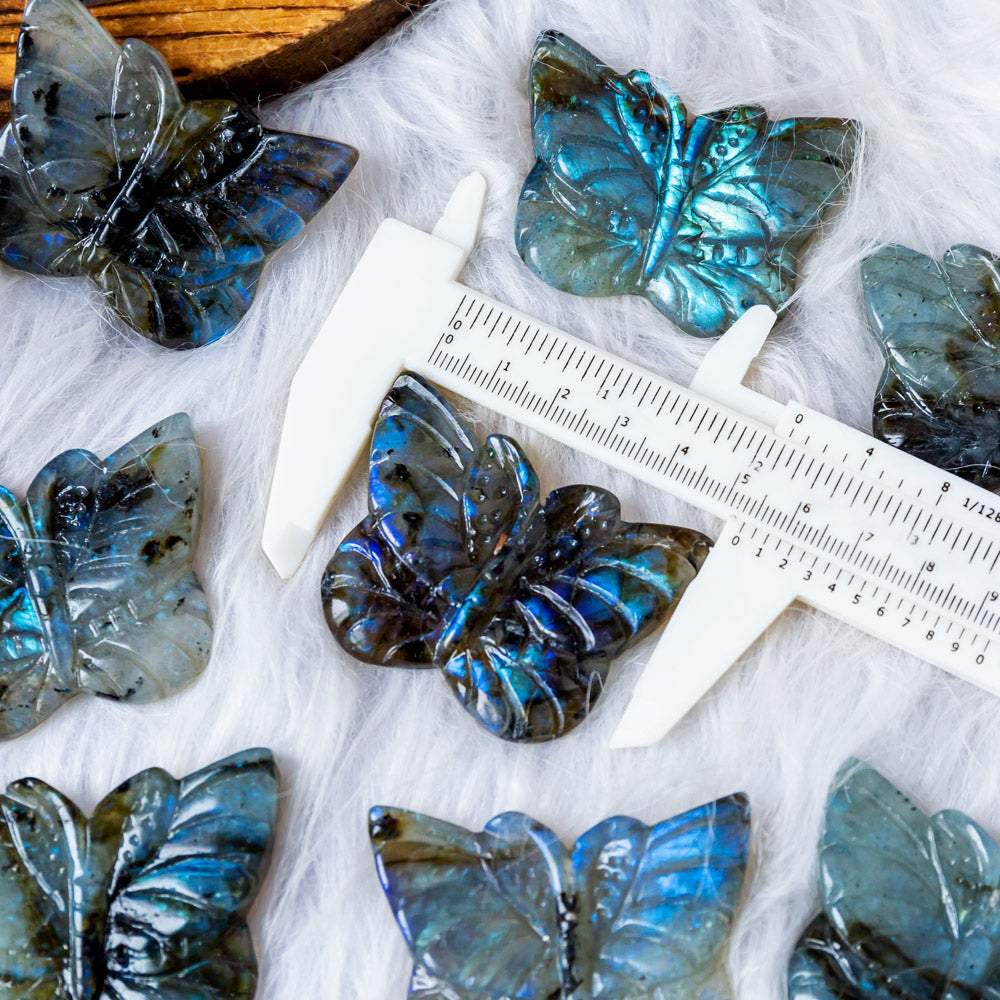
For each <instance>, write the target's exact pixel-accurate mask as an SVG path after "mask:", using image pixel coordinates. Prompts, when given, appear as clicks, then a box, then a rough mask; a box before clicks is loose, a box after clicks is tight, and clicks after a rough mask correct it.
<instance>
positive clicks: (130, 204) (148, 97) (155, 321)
mask: <svg viewBox="0 0 1000 1000" xmlns="http://www.w3.org/2000/svg"><path fill="white" fill-rule="evenodd" d="M356 160H357V152H356V151H355V150H354V149H352V148H351V147H349V146H345V145H343V144H341V143H337V142H332V141H329V140H327V139H319V138H314V137H312V136H302V135H294V134H292V133H288V132H278V131H275V130H273V129H267V128H264V127H263V126H262V125H261V124H260V122H259V121H258V120H257V117H256V116H255V115H254V114H253V113H252V112H250V111H249V110H248V109H245V108H241V107H239V106H237V105H236V104H234V103H233V102H232V101H226V100H215V101H193V102H191V103H186V102H185V101H184V100H183V99H182V97H181V94H180V91H179V90H178V89H177V85H176V83H175V82H174V78H173V75H172V74H171V72H170V69H169V67H168V66H167V64H166V62H165V61H164V60H163V58H162V57H161V56H160V55H159V54H158V53H157V52H156V51H155V50H154V49H152V48H150V46H148V45H146V44H145V43H144V42H141V41H137V40H136V39H128V40H126V41H125V43H124V44H122V45H119V44H118V43H117V42H115V40H114V39H113V38H112V37H111V36H110V35H109V34H108V33H107V32H106V31H105V30H104V29H103V28H102V27H101V25H100V24H99V23H98V22H97V20H96V19H95V18H94V16H93V15H92V14H91V13H90V12H89V11H88V10H87V8H86V7H85V6H84V4H82V3H80V2H79V0H30V2H29V3H28V5H27V7H26V8H25V11H24V19H23V21H22V24H21V34H20V37H19V40H18V46H17V68H16V71H15V75H14V85H13V90H12V94H11V122H10V124H9V125H8V126H7V128H6V129H5V130H4V131H3V133H2V135H0V259H3V260H4V261H6V263H8V264H10V265H11V266H13V267H16V268H19V269H21V270H25V271H30V272H32V273H36V274H48V275H54V276H57V277H72V276H86V277H89V278H90V279H91V280H92V281H94V283H95V284H96V285H97V286H98V288H99V289H100V290H101V292H102V293H103V295H104V298H105V300H106V301H107V303H108V305H109V306H110V307H111V308H112V309H113V310H114V311H115V312H116V313H117V314H118V316H120V317H121V319H122V320H124V322H126V323H128V324H129V325H130V326H131V327H132V328H133V329H135V330H137V331H138V332H139V333H141V334H142V335H143V336H145V337H148V338H149V339H151V340H153V341H155V342H156V343H158V344H160V345H162V346H164V347H173V348H192V347H200V346H202V345H204V344H209V343H211V342H212V341H214V340H217V339H218V338H219V337H221V336H223V335H224V334H225V333H227V332H229V331H230V330H231V329H232V328H233V327H234V326H235V325H236V324H237V323H238V322H239V320H240V319H241V318H242V317H243V315H244V313H245V312H246V311H247V309H248V308H249V307H250V303H251V301H252V300H253V296H254V294H255V292H256V287H257V282H258V279H259V278H260V274H261V271H262V269H263V266H264V262H265V259H266V258H267V257H268V256H269V255H270V254H271V253H273V252H274V251H275V250H277V248H278V247H279V246H281V245H282V244H284V243H286V242H287V241H288V240H289V239H291V238H292V237H293V236H295V234H296V233H298V232H299V231H300V230H301V229H302V227H303V226H304V225H305V224H306V222H308V221H309V220H310V219H311V218H312V217H313V216H314V215H315V214H316V213H317V212H318V211H319V210H320V209H321V208H322V207H323V206H324V205H325V204H326V203H327V201H328V200H329V199H330V198H331V197H332V196H333V194H334V193H335V192H336V190H337V189H338V188H339V187H340V185H341V184H342V183H343V181H344V180H345V179H346V177H347V175H348V173H350V170H351V168H352V167H353V165H354V163H355V161H356Z"/></svg>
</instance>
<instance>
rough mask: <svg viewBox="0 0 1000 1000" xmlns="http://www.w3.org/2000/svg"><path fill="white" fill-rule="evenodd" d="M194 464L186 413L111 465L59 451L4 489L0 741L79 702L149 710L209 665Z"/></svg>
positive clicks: (0, 505)
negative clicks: (21, 492)
mask: <svg viewBox="0 0 1000 1000" xmlns="http://www.w3.org/2000/svg"><path fill="white" fill-rule="evenodd" d="M200 521H201V464H200V460H199V455H198V445H197V442H196V441H195V438H194V431H193V430H192V428H191V421H190V419H189V418H188V416H187V415H186V414H183V413H178V414H175V415H174V416H172V417H168V418H167V419H166V420H164V421H161V422H160V423H158V424H155V425H154V426H153V427H150V428H149V430H147V431H144V432H143V433H142V434H140V435H139V436H138V437H136V438H134V439H133V440H132V441H130V442H129V443H128V444H126V445H124V446H123V447H122V448H120V449H119V450H118V451H116V452H115V453H114V454H113V455H111V456H110V457H109V458H107V459H104V460H102V459H99V458H98V457H97V456H96V455H94V454H92V453H91V452H89V451H82V450H74V451H67V452H63V454H61V455H58V456H57V457H56V458H54V459H53V460H52V461H51V462H49V463H48V464H47V465H46V466H45V467H44V468H43V469H42V471H41V472H39V473H38V475H37V476H36V477H35V479H34V480H33V481H32V483H31V485H30V486H29V487H28V494H27V497H26V499H25V501H23V502H20V501H18V500H17V499H16V498H15V497H14V496H13V494H11V493H10V492H9V491H7V490H5V489H3V488H2V487H0V739H7V738H10V737H12V736H17V735H18V734H20V733H23V732H25V731H26V730H28V729H30V728H31V727H32V726H35V725H37V724H38V723H39V722H41V721H42V720H43V719H45V718H47V717H48V716H49V715H51V714H52V712H54V711H55V710H56V709H57V708H59V707H60V706H61V705H63V704H64V703H65V702H66V701H68V700H69V699H70V698H72V697H73V696H75V695H77V694H94V695H98V696H99V697H103V698H114V699H117V700H121V701H128V702H136V703H142V702H149V701H154V700H156V699H159V698H165V697H167V696H168V695H172V694H175V693H176V692H178V691H180V690H181V689H182V688H184V687H186V686H187V685H188V684H190V683H191V682H192V681H193V680H194V679H195V678H196V677H197V676H198V675H199V674H200V673H201V671H202V670H203V669H204V667H205V664H206V663H207V662H208V657H209V652H210V649H211V643H212V622H211V614H210V611H209V607H208V601H207V598H206V597H205V592H204V591H203V590H202V586H201V583H200V582H199V580H198V578H197V576H196V575H195V573H194V570H193V568H192V565H191V560H192V558H193V555H194V549H195V546H196V545H197V540H198V529H199V526H200Z"/></svg>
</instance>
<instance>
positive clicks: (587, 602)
mask: <svg viewBox="0 0 1000 1000" xmlns="http://www.w3.org/2000/svg"><path fill="white" fill-rule="evenodd" d="M369 468H370V476H369V515H368V517H366V518H365V520H364V521H362V522H361V524H359V525H358V526H357V527H356V528H355V529H354V530H353V531H352V532H351V533H350V534H349V535H348V536H347V538H345V539H344V541H343V542H342V543H341V545H340V546H339V548H338V549H337V552H336V553H335V555H334V556H333V558H332V559H331V561H330V564H329V565H328V566H327V569H326V573H325V574H324V578H323V585H322V596H323V604H324V608H325V611H326V616H327V621H328V623H329V625H330V628H331V630H332V632H333V634H334V636H335V637H336V639H337V641H338V642H339V643H340V644H341V646H343V648H344V649H346V650H347V651H348V652H349V653H351V654H352V655H353V656H355V657H357V658H358V659H361V660H363V661H365V662H369V663H376V664H380V665H383V666H417V667H420V666H425V667H430V666H436V667H438V668H439V669H440V670H441V671H442V673H443V674H444V676H445V678H446V680H447V681H448V683H449V685H450V686H451V689H452V691H453V692H454V693H455V695H456V696H457V697H458V699H459V701H460V702H461V703H462V704H463V706H464V707H465V708H466V710H467V711H468V712H469V713H470V714H471V715H472V716H473V717H474V718H476V719H477V721H479V722H480V723H481V724H482V725H484V726H485V727H486V728H487V729H489V730H490V731H491V732H493V733H496V734H497V735H499V736H501V737H503V738H505V739H510V740H544V739H552V738H554V737H556V736H560V735H562V734H563V733H565V732H567V731H569V730H570V729H572V728H573V727H574V726H576V725H577V724H578V723H579V722H581V721H582V720H583V719H584V718H585V717H586V716H587V714H588V713H589V711H590V709H591V707H592V706H593V704H594V702H595V701H596V700H597V698H598V696H599V695H600V692H601V688H602V686H603V682H604V679H605V677H606V676H607V672H608V669H609V666H610V662H611V660H612V659H613V658H614V657H615V656H617V655H619V654H620V653H621V652H623V651H624V650H625V649H627V648H628V647H629V646H631V645H632V644H634V643H635V642H637V641H639V640H640V639H642V638H643V637H644V636H646V635H648V634H649V633H650V632H651V631H652V630H653V629H655V628H656V627H657V625H659V624H661V623H662V622H663V621H664V620H665V619H666V617H667V616H668V615H669V613H670V611H671V610H672V608H673V606H674V604H675V602H676V601H677V600H678V599H679V598H680V596H681V594H682V593H683V590H684V588H685V587H686V586H687V584H688V583H689V582H690V581H691V580H692V579H693V578H694V575H695V573H696V572H697V569H698V567H700V565H701V563H702V562H703V561H704V558H705V556H706V555H707V553H708V550H709V545H710V542H709V540H708V539H707V538H706V537H705V536H704V535H702V534H700V533H699V532H696V531H689V530H687V529H683V528H672V527H668V526H666V525H657V524H630V523H628V522H624V521H622V520H621V519H620V507H619V504H618V500H617V499H616V498H615V497H614V496H613V495H612V494H610V493H608V492H607V491H605V490H602V489H598V488H597V487H593V486H568V487H564V488H563V489H559V490H555V491H554V492H552V493H551V494H549V496H548V497H547V498H546V499H545V500H544V503H543V502H542V499H541V496H540V492H539V483H538V477H537V475H536V473H535V471H534V469H532V467H531V464H530V463H529V462H528V460H527V458H526V456H525V455H524V453H523V452H522V451H521V449H520V447H519V446H518V444H517V443H516V442H515V441H513V440H511V439H510V438H507V437H503V436H502V435H492V436H491V437H490V438H488V439H487V441H486V442H485V443H482V442H480V441H479V440H478V439H477V438H476V436H475V434H474V433H473V431H472V430H471V429H470V428H469V427H468V426H467V425H466V424H465V423H464V421H462V420H461V418H460V417H459V416H458V414H457V413H455V411H454V410H453V409H452V408H451V407H450V406H449V405H448V404H447V403H446V402H445V401H444V399H442V398H441V396H440V395H438V393H437V392H436V391H435V390H434V389H433V388H432V387H431V386H430V385H429V384H428V383H427V382H425V381H424V380H423V379H421V378H419V377H418V376H416V375H412V374H409V373H404V374H403V375H402V376H400V378H399V379H397V381H396V383H395V385H394V386H393V388H392V390H391V391H390V393H389V395H388V396H387V397H386V399H385V402H384V403H383V405H382V408H381V410H380V412H379V416H378V420H377V422H376V426H375V432H374V435H373V436H372V444H371V457H370V462H369Z"/></svg>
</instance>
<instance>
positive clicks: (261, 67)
mask: <svg viewBox="0 0 1000 1000" xmlns="http://www.w3.org/2000/svg"><path fill="white" fill-rule="evenodd" d="M430 2H431V0H282V2H280V3H276V2H275V0H112V2H110V3H95V4H90V5H89V7H90V10H91V11H92V13H93V14H94V15H95V16H96V17H97V19H98V20H99V21H100V22H101V24H102V25H104V27H105V28H106V29H107V30H108V31H109V32H110V33H111V34H112V35H114V37H115V38H117V39H118V40H119V41H121V40H122V39H124V38H141V39H143V40H144V41H146V42H149V44H150V45H152V46H154V47H155V48H156V49H158V50H159V51H160V52H162V53H163V55H164V56H165V57H166V60H167V62H168V63H169V64H170V67H171V69H173V71H174V76H175V78H176V79H177V82H178V84H180V87H181V90H182V91H183V92H184V94H185V95H186V96H188V97H203V96H223V95H225V94H231V95H235V96H237V97H240V98H243V99H244V100H246V101H247V102H249V103H250V104H256V103H257V101H258V100H264V99H267V98H269V97H274V96H276V95H278V94H283V93H286V92H287V91H289V90H292V89H293V88H295V87H297V86H300V85H301V84H303V83H308V82H309V81H310V80H314V79H315V78H316V77H318V76H321V75H322V74H323V73H325V72H326V71H327V70H330V69H333V68H334V67H335V66H339V65H341V64H342V63H344V62H346V61H347V60H348V59H351V58H352V57H353V56H355V55H357V53H358V52H360V51H361V50H362V49H363V48H365V47H366V46H367V45H369V44H371V43H372V42H373V41H375V39H377V38H379V37H380V36H382V35H383V34H385V33H386V32H387V31H388V30H389V29H390V28H392V27H394V26H395V25H397V24H398V23H399V22H400V21H402V20H403V19H404V18H405V17H407V16H408V15H409V14H411V13H413V12H414V11H416V10H417V9H418V8H420V7H424V6H426V5H427V4H429V3H430ZM23 10H24V0H0V121H6V120H7V118H8V117H9V114H10V88H11V84H12V82H13V79H14V63H15V54H16V49H17V36H18V31H19V29H20V25H21V14H22V12H23Z"/></svg>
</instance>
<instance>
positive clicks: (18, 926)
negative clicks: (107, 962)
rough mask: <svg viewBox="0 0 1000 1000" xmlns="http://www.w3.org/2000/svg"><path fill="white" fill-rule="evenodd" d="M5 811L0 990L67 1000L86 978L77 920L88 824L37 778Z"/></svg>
mask: <svg viewBox="0 0 1000 1000" xmlns="http://www.w3.org/2000/svg"><path fill="white" fill-rule="evenodd" d="M0 811H2V815H3V822H2V823H0V989H2V990H3V992H4V995H5V996H9V997H13V998H29V997H30V998H31V1000H35V998H38V1000H64V998H65V997H67V996H68V995H69V993H68V990H69V989H72V987H73V986H74V985H79V984H80V974H81V972H82V969H81V968H80V965H79V964H74V963H75V962H76V963H79V960H80V959H81V957H82V953H83V949H82V947H81V942H80V940H79V937H78V936H77V935H75V934H74V923H73V915H74V897H75V896H76V895H77V892H78V888H77V887H78V886H79V887H81V888H83V887H84V886H85V882H83V881H82V880H80V876H82V875H84V874H85V867H86V852H87V838H86V825H87V821H86V818H85V817H84V816H82V815H81V813H80V812H79V810H78V809H77V808H76V806H74V805H73V803H72V802H70V801H69V800H68V799H66V798H65V797H64V796H62V795H60V794H59V792H57V791H56V790H55V789H53V788H50V787H49V786H48V785H46V784H45V783H44V782H42V781H38V780H37V779H35V778H28V779H25V780H23V781H18V782H14V783H13V784H11V785H9V786H8V787H7V791H6V794H5V795H4V796H3V797H2V798H0ZM84 891H85V890H84Z"/></svg>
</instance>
